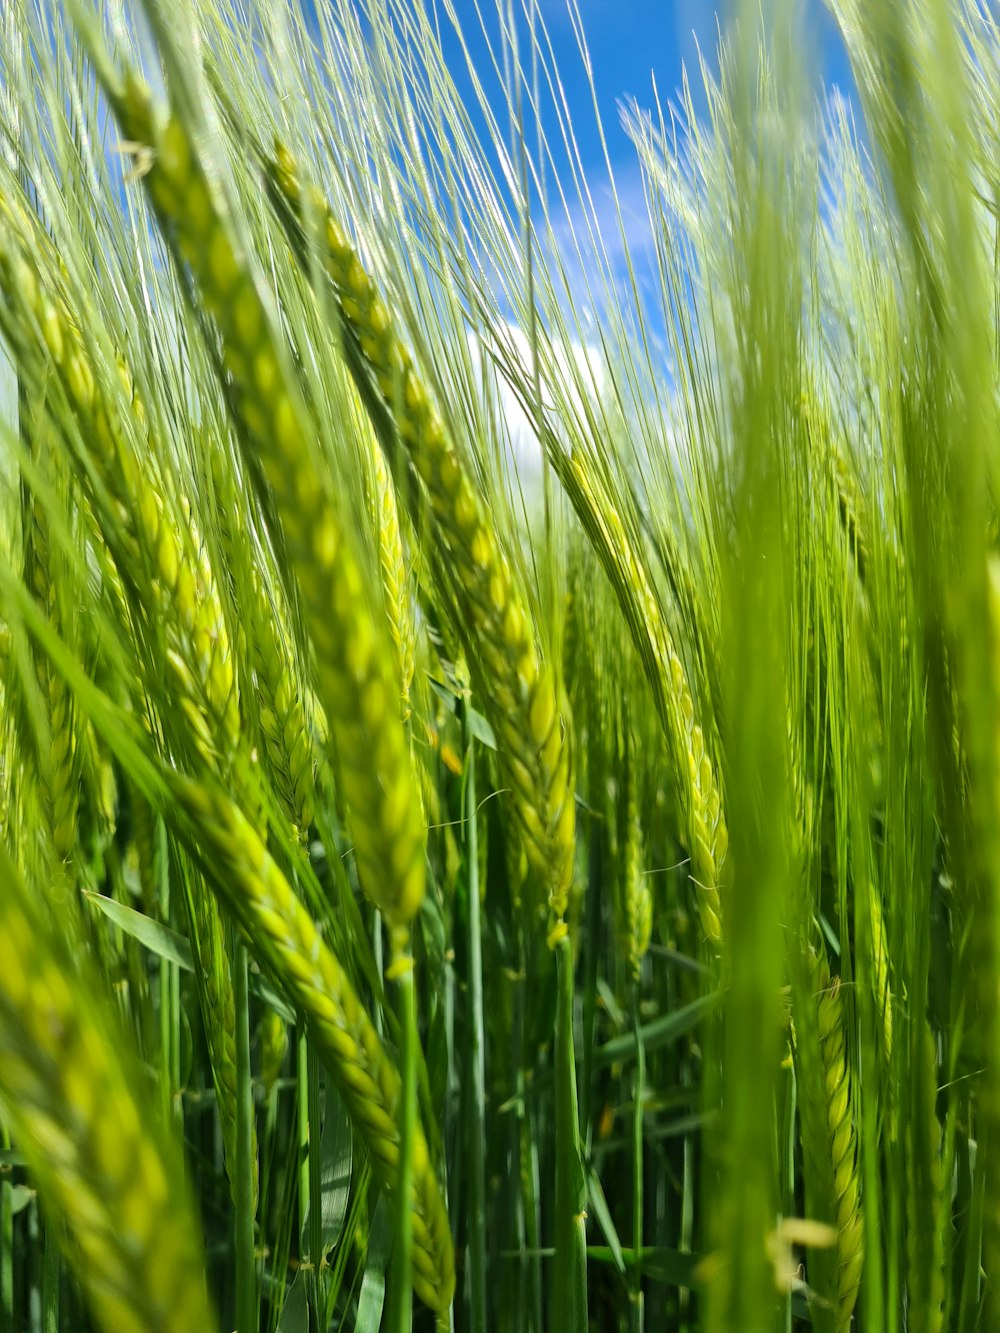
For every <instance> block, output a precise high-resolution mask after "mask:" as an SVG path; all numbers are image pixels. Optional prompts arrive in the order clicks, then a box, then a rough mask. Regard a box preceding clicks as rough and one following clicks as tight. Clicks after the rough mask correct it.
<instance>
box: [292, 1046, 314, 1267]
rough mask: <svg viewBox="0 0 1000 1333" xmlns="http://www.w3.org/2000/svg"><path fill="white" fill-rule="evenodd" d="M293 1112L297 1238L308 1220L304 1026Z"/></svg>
mask: <svg viewBox="0 0 1000 1333" xmlns="http://www.w3.org/2000/svg"><path fill="white" fill-rule="evenodd" d="M295 1078H296V1088H295V1110H296V1127H297V1129H298V1139H299V1154H298V1161H299V1237H300V1243H301V1238H302V1237H304V1236H305V1235H306V1227H307V1225H308V1218H309V1156H310V1153H309V1038H308V1037H307V1036H306V1029H305V1024H304V1023H303V1024H302V1025H301V1027H300V1030H299V1037H298V1041H297V1043H296V1046H295Z"/></svg>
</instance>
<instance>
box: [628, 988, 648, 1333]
mask: <svg viewBox="0 0 1000 1333" xmlns="http://www.w3.org/2000/svg"><path fill="white" fill-rule="evenodd" d="M632 1029H633V1031H634V1032H635V1051H636V1061H635V1071H634V1075H633V1079H634V1081H633V1094H632V1248H633V1250H634V1251H635V1253H636V1254H637V1255H641V1254H642V1207H643V1196H642V1182H643V1162H642V1099H643V1090H644V1087H645V1082H646V1050H645V1046H644V1045H643V1041H642V1024H641V1020H640V1017H639V983H638V981H636V982H634V984H633V986H632ZM629 1278H630V1284H631V1290H630V1292H629V1300H630V1302H631V1305H630V1310H629V1316H630V1317H629V1325H630V1327H631V1329H632V1333H642V1331H643V1327H644V1324H645V1316H644V1307H643V1295H642V1265H641V1264H640V1263H639V1262H638V1261H637V1262H636V1263H635V1264H633V1265H632V1268H631V1271H630V1274H629Z"/></svg>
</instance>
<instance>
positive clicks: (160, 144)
mask: <svg viewBox="0 0 1000 1333" xmlns="http://www.w3.org/2000/svg"><path fill="white" fill-rule="evenodd" d="M105 91H106V92H107V93H108V96H109V99H110V101H111V103H112V105H113V107H114V111H115V114H116V116H117V119H118V121H119V124H120V126H121V128H122V130H123V131H124V133H125V134H126V135H127V137H128V138H129V139H130V140H132V141H134V142H137V143H141V144H143V145H146V146H147V147H148V148H149V149H150V150H151V153H152V164H151V166H150V170H149V171H148V172H147V173H146V174H145V176H144V178H143V179H144V181H145V184H146V187H147V190H148V194H149V198H150V199H151V201H152V203H153V207H154V210H155V212H156V214H157V217H158V220H159V222H160V225H161V227H162V229H163V231H164V234H165V236H166V238H167V240H168V241H169V242H170V244H171V246H172V248H173V250H174V254H175V256H176V258H177V260H178V262H180V263H181V264H182V265H184V266H186V268H187V269H188V270H189V271H190V273H191V275H192V276H193V277H194V279H195V281H196V283H197V285H198V289H199V292H200V295H201V297H202V299H203V301H204V304H205V306H206V308H207V310H208V311H209V312H210V313H211V315H212V316H213V318H214V320H215V323H216V325H217V327H218V329H219V331H220V333H221V335H222V344H223V358H224V362H225V367H226V370H227V372H228V374H229V377H230V380H231V384H232V388H233V390H234V391H235V396H236V398H237V400H238V410H239V415H240V418H241V422H242V426H243V430H242V431H241V442H244V443H245V444H246V447H247V448H248V449H249V450H251V451H252V453H253V455H254V457H255V459H256V461H257V462H259V464H261V465H262V466H263V471H264V473H265V474H266V477H267V481H268V483H269V485H270V487H271V490H272V492H273V495H274V499H275V503H276V508H277V511H278V514H279V517H280V520H281V525H282V530H283V533H284V537H285V544H286V549H287V552H288V555H289V558H290V562H291V567H292V570H293V572H294V574H295V577H296V583H297V587H298V590H299V594H300V597H301V600H302V604H303V607H304V609H305V612H306V621H307V625H308V628H309V633H310V635H311V637H312V640H313V643H314V645H315V648H316V671H317V681H318V685H319V695H320V701H321V703H322V704H323V706H324V709H325V711H326V716H327V719H328V721H329V724H330V729H331V733H332V737H333V741H334V746H335V749H336V752H337V759H338V763H339V771H340V775H341V778H342V785H343V788H344V794H345V797H346V800H347V803H348V806H349V807H350V811H351V816H352V818H351V832H352V835H353V837H354V843H355V855H356V859H357V863H358V869H359V875H360V879H361V883H362V885H363V886H364V887H365V889H366V891H367V892H368V894H369V895H370V896H371V898H372V899H373V901H374V902H375V903H376V905H377V906H378V907H379V908H380V909H381V910H382V912H383V914H384V915H385V916H386V918H387V919H388V920H389V922H390V923H391V924H394V925H395V924H400V925H401V924H405V923H406V922H408V921H409V920H411V919H412V917H413V915H414V914H415V913H416V911H417V909H418V907H419V905H420V902H421V899H422V897H423V890H424V853H423V833H424V830H423V823H422V820H421V817H420V805H419V800H418V799H417V796H416V792H415V784H414V781H413V775H412V769H411V764H410V754H409V748H408V745H407V742H406V739H405V735H404V731H403V726H402V720H401V717H400V713H399V708H398V704H397V700H398V696H399V690H398V688H397V687H395V686H394V685H393V684H392V682H391V676H390V671H389V667H388V663H389V653H388V648H387V646H386V645H384V644H383V633H382V626H381V624H380V623H379V622H378V621H376V620H375V619H373V617H372V616H371V615H370V614H369V613H368V610H367V608H366V606H365V598H364V585H363V580H362V574H361V568H360V565H359V563H358V559H357V557H356V555H355V552H354V549H353V547H352V544H351V543H350V541H349V540H348V534H347V532H346V531H345V530H344V529H343V528H342V526H341V523H340V522H339V518H338V513H337V510H336V507H335V505H334V502H333V497H332V494H331V491H330V487H329V482H328V481H327V480H325V478H324V476H323V474H318V473H317V471H316V469H315V467H314V465H313V451H312V447H311V444H310V439H311V434H312V431H311V428H310V421H309V416H308V412H307V410H306V406H305V402H304V400H303V396H302V392H301V389H300V386H299V384H298V381H297V380H296V378H295V376H294V374H293V373H292V372H291V370H290V369H289V368H288V366H287V364H286V357H285V354H284V349H283V347H282V346H281V344H280V342H279V340H278V338H277V335H276V334H275V333H274V331H273V328H272V321H271V318H270V316H269V314H268V311H267V309H266V307H265V305H264V302H263V300H262V298H261V296H260V293H259V291H258V289H257V286H256V284H255V281H254V279H253V277H252V276H251V272H250V269H249V266H248V264H247V262H246V260H245V258H244V257H243V255H242V254H241V253H240V252H239V250H238V248H237V245H236V243H235V240H234V238H233V236H232V235H231V233H230V229H229V226H228V224H227V220H226V218H225V216H224V213H223V209H222V206H221V203H220V201H219V199H218V197H217V192H216V190H215V189H214V188H213V187H212V186H210V184H209V180H208V178H207V176H206V174H205V171H204V169H203V167H202V164H201V162H200V160H199V158H198V155H197V153H196V151H195V149H194V146H193V144H192V142H191V139H190V137H189V135H188V133H187V130H186V128H185V126H184V124H183V123H182V121H181V120H180V119H178V118H177V117H176V116H174V117H171V118H170V119H169V120H168V121H167V122H166V123H165V124H164V123H162V122H161V120H160V119H159V118H158V117H157V115H156V114H155V112H154V109H153V105H152V102H151V99H150V96H149V92H148V89H146V88H145V86H144V85H142V84H141V83H140V81H139V80H138V79H137V78H136V77H135V76H134V75H133V74H132V72H131V71H130V72H129V73H128V74H127V75H126V78H125V81H124V84H123V85H121V86H112V84H111V80H110V78H109V80H108V84H107V86H106V89H105Z"/></svg>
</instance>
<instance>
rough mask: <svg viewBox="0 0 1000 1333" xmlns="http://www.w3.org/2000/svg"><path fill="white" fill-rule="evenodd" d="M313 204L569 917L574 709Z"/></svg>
mask: <svg viewBox="0 0 1000 1333" xmlns="http://www.w3.org/2000/svg"><path fill="white" fill-rule="evenodd" d="M270 177H271V181H272V184H273V186H274V187H275V189H276V191H277V193H278V198H279V199H280V200H281V201H283V204H284V207H285V209H286V210H287V209H290V210H291V212H292V215H293V216H294V217H296V218H297V217H298V216H299V210H300V208H301V205H302V184H301V180H300V174H299V169H298V165H297V163H296V162H295V160H294V159H293V158H292V156H291V155H290V154H289V153H288V152H287V150H286V149H284V148H283V147H282V146H280V145H279V147H278V150H277V157H276V159H275V161H273V162H272V163H271V164H270ZM309 202H310V208H311V211H312V213H313V214H314V216H315V217H317V218H318V219H320V220H321V221H322V232H321V236H322V240H323V251H322V255H323V260H324V262H325V265H326V270H327V275H328V277H329V279H330V282H331V285H332V289H333V293H334V295H335V298H336V300H337V304H338V308H339V311H340V314H341V317H342V321H343V326H344V330H345V332H346V333H347V335H348V337H349V338H350V339H351V340H352V342H353V346H354V348H355V349H356V351H357V353H358V356H359V357H360V364H359V363H358V362H357V361H355V360H352V361H351V368H352V371H354V372H355V374H356V378H358V379H359V381H360V382H359V388H360V389H361V390H362V396H363V397H365V396H366V394H367V396H368V397H370V395H371V393H372V390H373V387H374V390H375V391H376V392H377V394H378V395H379V396H380V398H381V404H382V407H383V409H385V410H388V412H389V413H390V415H391V416H392V418H393V419H394V421H395V425H396V429H397V431H398V436H399V439H400V440H401V441H402V443H403V446H404V449H405V452H404V450H400V449H396V448H392V447H388V448H387V458H388V461H389V463H390V465H392V466H396V467H399V466H401V465H402V462H403V460H404V458H408V459H409V462H410V464H411V465H412V468H413V470H414V472H415V473H416V475H417V477H419V479H420V482H421V483H422V484H423V488H424V492H425V494H426V496H427V499H428V501H429V506H430V510H431V513H432V515H433V518H434V520H435V523H436V526H437V529H438V532H439V534H440V537H441V539H442V540H443V543H444V546H445V548H446V549H447V553H448V558H449V565H450V569H451V571H452V572H453V583H454V586H455V588H456V590H457V596H458V598H459V601H460V605H461V607H462V610H463V612H464V613H465V614H464V616H463V617H462V620H461V625H460V629H461V631H462V633H463V636H464V646H465V649H466V652H467V654H468V657H469V659H470V661H471V662H473V663H475V664H476V668H477V670H478V671H479V672H480V673H481V675H482V685H483V700H484V707H485V708H486V710H487V713H488V716H489V717H490V721H491V722H492V724H493V728H494V731H495V732H496V733H497V735H498V739H499V740H500V750H499V755H500V762H501V765H502V768H503V773H504V777H505V779H506V780H507V781H508V782H509V784H510V786H511V789H512V791H513V796H514V804H515V808H516V810H517V813H518V819H519V822H520V825H521V829H522V833H523V836H524V841H525V849H526V851H527V853H528V856H529V859H530V861H531V863H532V867H533V869H534V870H535V872H536V874H537V875H538V876H539V878H540V880H541V882H542V883H543V884H544V885H546V887H547V889H548V892H549V900H550V903H551V906H552V909H553V911H554V912H555V914H556V916H558V917H560V918H561V917H562V915H563V913H564V912H565V910H566V905H567V900H568V895H569V888H570V884H571V883H572V879H573V857H574V845H575V808H574V792H573V773H572V762H571V759H572V756H571V749H570V741H569V737H570V720H569V702H568V700H567V699H566V698H565V695H561V693H560V691H559V688H558V685H557V680H556V677H555V674H554V672H553V670H552V668H551V665H550V664H548V663H546V662H545V661H543V660H542V658H541V656H540V654H539V651H538V646H537V644H536V642H535V638H534V633H533V630H532V626H531V619H530V615H529V612H528V610H527V608H526V604H525V599H524V596H523V593H522V591H521V589H520V588H519V587H518V585H517V582H516V580H515V577H514V573H513V571H512V570H511V567H510V565H509V564H508V561H507V559H506V557H505V556H504V553H503V552H502V551H501V549H500V547H499V546H498V544H497V541H496V538H495V536H494V533H493V529H492V525H491V524H490V522H489V521H488V518H487V511H486V506H485V503H484V501H483V498H482V496H481V495H480V494H479V492H478V489H477V488H476V486H475V484H474V482H473V480H472V478H471V477H470V476H469V473H468V470H467V469H466V467H465V465H464V463H463V461H462V459H461V457H460V456H459V454H458V452H457V450H456V449H455V447H454V445H453V444H452V442H451V440H450V439H449V437H448V432H447V430H446V428H445V425H444V422H443V420H442V418H441V416H440V414H439V412H438V410H437V408H436V407H435V406H434V404H433V402H432V399H431V396H430V394H429V393H428V390H427V388H426V387H425V385H424V384H423V382H422V380H421V379H420V377H419V376H418V374H417V371H416V367H415V366H414V363H413V358H412V357H411V355H410V352H409V349H408V348H407V346H406V344H405V343H404V342H403V340H402V338H401V337H400V336H399V334H398V333H397V331H396V328H395V326H394V324H393V320H392V316H391V314H390V312H389V309H388V307H387V306H386V304H385V302H384V301H383V300H382V298H381V297H380V296H379V294H378V293H377V291H376V289H375V286H374V284H373V283H372V280H371V278H370V277H369V276H368V274H367V273H366V272H365V269H364V267H363V266H362V264H361V262H360V259H359V257H358V255H357V253H356V251H355V249H354V247H353V246H352V245H351V243H350V242H349V240H348V239H347V237H346V236H345V234H344V232H343V231H342V229H341V228H340V226H339V225H338V223H337V222H336V220H335V219H334V217H333V215H332V213H331V212H330V209H329V207H328V206H327V204H326V201H325V199H324V198H323V197H322V195H321V194H319V193H318V192H312V193H311V196H310V201H309ZM402 480H404V479H401V481H402Z"/></svg>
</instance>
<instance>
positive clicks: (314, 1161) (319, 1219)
mask: <svg viewBox="0 0 1000 1333" xmlns="http://www.w3.org/2000/svg"><path fill="white" fill-rule="evenodd" d="M306 1063H307V1079H308V1094H309V1108H308V1109H309V1162H308V1167H309V1262H310V1263H311V1264H312V1282H311V1284H310V1286H311V1289H312V1298H313V1308H314V1310H315V1311H316V1319H317V1321H319V1322H320V1323H322V1319H323V1311H324V1309H325V1307H326V1298H325V1294H324V1290H323V1161H322V1144H323V1117H322V1114H321V1111H320V1099H319V1070H320V1061H319V1056H318V1055H317V1054H316V1051H315V1050H314V1049H313V1047H312V1046H309V1047H308V1052H307V1062H306Z"/></svg>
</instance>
